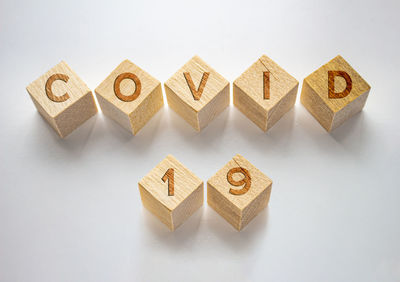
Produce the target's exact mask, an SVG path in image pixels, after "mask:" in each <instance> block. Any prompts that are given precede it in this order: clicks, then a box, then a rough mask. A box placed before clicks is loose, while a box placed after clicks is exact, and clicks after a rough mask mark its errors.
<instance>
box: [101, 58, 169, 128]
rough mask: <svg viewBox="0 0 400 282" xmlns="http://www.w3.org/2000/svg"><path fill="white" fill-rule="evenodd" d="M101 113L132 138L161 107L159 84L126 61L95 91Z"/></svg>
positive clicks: (162, 102)
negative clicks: (129, 133) (130, 134)
mask: <svg viewBox="0 0 400 282" xmlns="http://www.w3.org/2000/svg"><path fill="white" fill-rule="evenodd" d="M95 93H96V96H97V100H98V102H99V105H100V108H101V110H102V112H103V113H104V114H105V115H106V116H108V117H110V118H112V119H113V120H114V121H116V122H118V123H119V124H120V125H121V126H122V127H124V128H126V129H127V130H129V131H131V132H132V134H133V135H135V134H136V133H137V132H138V131H139V130H140V129H141V128H142V127H143V126H144V125H145V124H146V123H147V122H148V121H149V120H150V119H151V118H152V117H153V116H154V115H155V114H156V113H157V112H158V110H160V109H161V107H162V106H163V104H164V101H163V97H162V90H161V83H160V82H159V81H158V80H157V79H155V78H154V77H152V76H151V75H150V74H148V73H147V72H145V71H144V70H142V69H141V68H139V67H138V66H136V65H135V64H134V63H132V62H131V61H129V60H125V61H123V62H122V63H121V64H120V65H119V66H118V67H117V68H116V69H115V70H113V72H112V73H111V74H110V75H109V76H108V77H107V78H106V79H105V80H104V81H103V82H102V83H101V84H100V85H99V86H98V87H97V88H96V89H95Z"/></svg>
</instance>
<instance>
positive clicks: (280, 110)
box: [233, 55, 299, 131]
mask: <svg viewBox="0 0 400 282" xmlns="http://www.w3.org/2000/svg"><path fill="white" fill-rule="evenodd" d="M264 73H265V74H264ZM264 75H265V76H266V77H264ZM298 86H299V82H298V81H297V80H296V79H295V78H294V77H292V76H291V75H290V74H288V73H287V72H286V71H285V70H284V69H282V68H281V67H280V66H279V65H278V64H277V63H275V62H274V61H273V60H271V59H270V58H268V57H267V56H265V55H263V56H261V57H260V58H259V59H258V60H257V61H256V62H255V63H254V64H252V65H251V66H250V67H249V68H248V69H247V70H246V71H245V72H244V73H243V74H242V75H240V76H239V77H238V78H237V79H236V80H235V81H234V82H233V104H234V105H235V106H236V107H237V108H238V109H239V110H240V111H241V112H242V113H243V114H244V115H246V116H247V117H248V118H249V119H250V120H252V121H253V122H254V123H255V124H256V125H257V126H258V127H259V128H261V129H262V130H263V131H267V130H268V129H270V128H271V127H272V126H273V125H274V124H275V123H276V122H277V121H278V120H279V119H280V118H281V117H282V116H283V115H284V114H285V113H287V112H288V111H289V110H290V109H291V108H292V107H293V106H294V104H295V102H296V96H297V90H298Z"/></svg>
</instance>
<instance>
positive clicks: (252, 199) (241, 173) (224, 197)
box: [207, 155, 272, 231]
mask: <svg viewBox="0 0 400 282" xmlns="http://www.w3.org/2000/svg"><path fill="white" fill-rule="evenodd" d="M271 188H272V181H271V179H269V178H268V177H267V176H266V175H265V174H263V173H262V172H261V171H259V170H258V169H257V168H256V167H255V166H254V165H252V164H251V163H250V162H249V161H248V160H246V159H245V158H244V157H243V156H241V155H236V156H235V157H233V159H232V160H230V161H229V162H228V163H227V164H226V165H225V166H224V167H223V168H222V169H220V170H219V171H218V172H217V173H216V174H215V175H214V176H213V177H211V178H210V179H209V180H208V182H207V203H208V205H209V206H210V207H212V208H213V209H214V210H215V211H216V212H217V213H219V214H220V215H221V216H222V217H223V218H225V219H226V220H227V221H228V222H229V223H230V224H232V226H233V227H235V228H236V229H237V230H239V231H240V230H241V229H243V228H244V227H245V226H246V225H247V224H248V223H249V222H250V221H251V220H252V219H253V218H254V217H255V216H256V215H257V214H258V213H259V212H260V211H261V210H263V209H264V208H265V207H266V206H267V205H268V202H269V198H270V195H271Z"/></svg>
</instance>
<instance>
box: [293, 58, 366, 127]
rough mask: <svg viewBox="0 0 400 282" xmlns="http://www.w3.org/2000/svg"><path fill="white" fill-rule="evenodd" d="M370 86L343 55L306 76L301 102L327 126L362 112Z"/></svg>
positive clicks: (334, 125) (338, 123) (339, 123)
mask: <svg viewBox="0 0 400 282" xmlns="http://www.w3.org/2000/svg"><path fill="white" fill-rule="evenodd" d="M370 89H371V87H370V86H369V85H368V83H367V82H366V81H365V80H364V79H363V78H362V77H361V76H360V75H359V74H358V73H357V72H356V71H355V70H354V69H353V68H352V67H351V66H350V65H349V63H347V62H346V61H345V60H344V59H343V58H342V57H341V56H337V57H336V58H334V59H332V60H331V61H330V62H328V63H327V64H325V65H323V66H322V67H320V68H319V69H317V70H316V71H315V72H313V73H312V74H310V75H309V76H307V77H306V78H305V79H304V82H303V88H302V91H301V98H300V99H301V103H302V104H303V105H304V107H306V109H307V110H308V111H309V112H310V113H311V114H312V115H313V116H314V117H315V118H316V120H318V121H319V123H320V124H321V125H322V126H323V127H324V128H325V129H326V130H327V131H331V130H333V129H335V128H337V127H339V126H340V125H341V124H342V123H344V122H345V121H346V120H347V119H349V118H350V117H352V116H353V115H355V114H356V113H358V112H360V111H361V110H362V108H363V107H364V105H365V102H366V101H367V98H368V94H369V90H370Z"/></svg>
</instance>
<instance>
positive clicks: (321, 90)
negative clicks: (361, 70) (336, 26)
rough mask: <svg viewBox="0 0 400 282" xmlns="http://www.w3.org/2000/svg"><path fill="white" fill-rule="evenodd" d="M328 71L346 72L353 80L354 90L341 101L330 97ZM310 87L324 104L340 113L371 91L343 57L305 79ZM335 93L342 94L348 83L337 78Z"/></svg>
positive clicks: (337, 58)
mask: <svg viewBox="0 0 400 282" xmlns="http://www.w3.org/2000/svg"><path fill="white" fill-rule="evenodd" d="M328 71H345V72H346V73H348V74H349V76H350V78H351V80H352V89H351V91H350V93H349V94H348V95H347V96H346V97H344V98H339V99H332V98H329V97H328V93H329V89H328ZM305 81H307V83H308V85H309V86H310V87H311V88H312V89H313V90H314V91H315V92H316V93H317V94H318V95H319V96H320V97H321V99H322V100H323V101H324V103H325V104H326V105H327V106H328V107H329V108H330V110H331V111H333V112H338V111H340V110H341V109H342V108H344V107H345V106H346V105H347V104H349V103H351V102H352V101H354V100H355V99H357V98H358V97H359V96H361V95H363V94H364V93H366V92H367V91H369V90H370V88H371V87H370V86H369V85H368V83H367V82H366V81H365V80H364V79H363V78H362V77H361V76H360V75H359V74H358V73H357V72H356V71H355V70H354V69H353V68H352V67H351V66H350V64H349V63H348V62H346V61H345V60H344V59H343V58H342V57H341V56H337V57H335V58H334V59H332V60H331V61H329V62H328V63H326V64H325V65H323V66H321V67H320V68H319V69H317V70H316V71H314V72H313V73H312V74H310V75H309V76H307V77H306V78H305ZM334 82H335V83H334V84H335V85H334V88H335V91H336V92H341V91H343V90H344V89H345V88H346V85H347V83H346V81H345V79H344V78H342V77H340V76H339V77H336V78H335V81H334Z"/></svg>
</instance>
